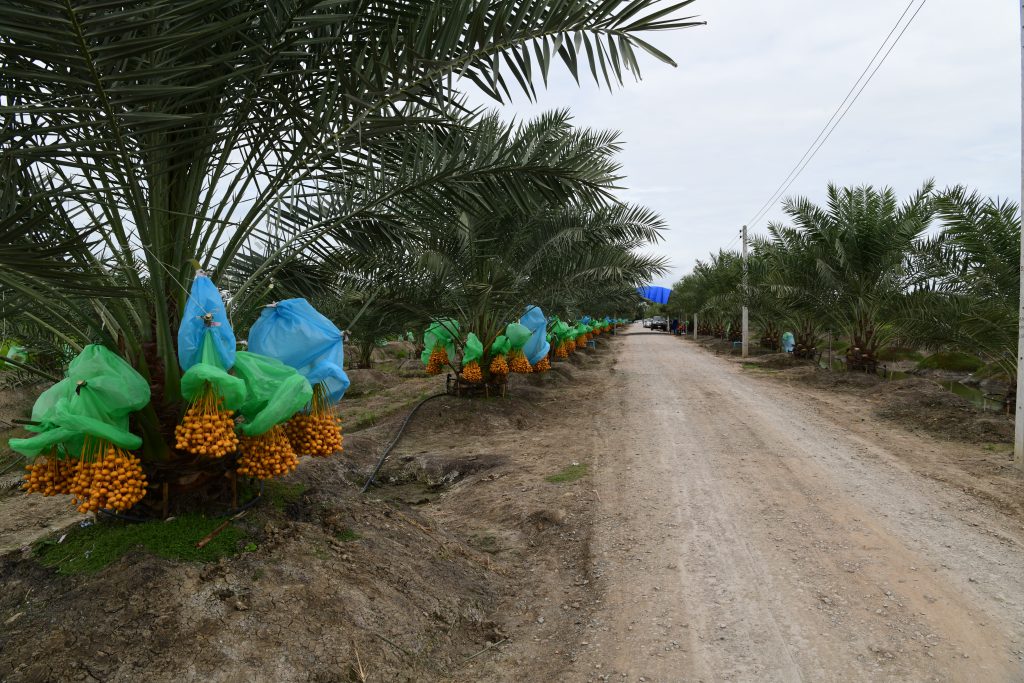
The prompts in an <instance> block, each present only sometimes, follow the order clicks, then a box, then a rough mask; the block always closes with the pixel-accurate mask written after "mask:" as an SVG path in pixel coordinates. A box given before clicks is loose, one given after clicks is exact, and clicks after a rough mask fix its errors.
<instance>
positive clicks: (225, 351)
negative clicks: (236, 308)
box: [178, 272, 235, 370]
mask: <svg viewBox="0 0 1024 683" xmlns="http://www.w3.org/2000/svg"><path fill="white" fill-rule="evenodd" d="M207 332H209V333H210V334H209V335H207ZM208 336H209V337H212V339H213V346H214V350H215V351H216V353H217V356H218V357H219V359H220V362H219V363H218V365H219V366H220V367H222V368H224V369H226V370H230V369H231V366H233V365H234V364H235V333H234V331H233V330H232V329H231V323H229V322H228V314H227V310H226V309H225V308H224V300H223V299H222V298H221V296H220V291H218V290H217V286H216V285H214V284H213V281H212V280H210V278H209V277H207V276H206V275H205V274H203V273H202V272H199V273H196V277H195V279H194V280H192V289H191V291H190V292H189V295H188V301H187V302H186V303H185V312H184V313H182V316H181V326H180V327H178V364H179V365H180V366H181V369H182V370H188V369H189V368H191V367H192V366H193V365H195V364H196V363H198V362H199V361H200V357H201V356H202V355H203V344H204V343H205V341H206V339H207V337H208Z"/></svg>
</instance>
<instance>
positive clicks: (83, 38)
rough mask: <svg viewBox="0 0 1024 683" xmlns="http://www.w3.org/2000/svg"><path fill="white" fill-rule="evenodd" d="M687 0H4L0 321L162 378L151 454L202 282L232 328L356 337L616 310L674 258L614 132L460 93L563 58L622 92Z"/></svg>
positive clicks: (506, 84)
mask: <svg viewBox="0 0 1024 683" xmlns="http://www.w3.org/2000/svg"><path fill="white" fill-rule="evenodd" d="M692 1H693V0H682V1H676V2H671V1H669V2H666V1H665V0H630V1H628V2H626V1H622V0H612V1H611V2H607V1H602V2H595V1H594V0H567V1H566V2H558V3H554V4H552V3H550V2H538V1H537V0H437V1H436V2H424V3H409V2H405V1H404V0H403V1H401V2H395V1H391V0H372V1H371V0H337V1H331V2H324V1H323V0H216V1H215V2H209V1H205V0H204V1H203V2H180V1H179V0H139V1H137V2H123V3H117V2H113V3H112V2H109V1H108V0H74V1H73V2H65V3H53V2H49V1H47V0H11V2H7V3H6V4H5V7H4V11H3V12H0V119H2V121H3V125H2V127H0V306H2V310H0V315H2V319H3V321H4V323H5V329H6V330H7V334H8V336H11V337H15V338H18V339H20V340H24V341H26V342H28V345H29V347H30V352H31V358H32V359H33V361H32V362H30V363H29V366H33V364H36V365H38V364H45V363H44V361H45V360H46V359H50V361H52V362H51V364H52V365H53V366H54V367H53V368H50V369H49V370H48V373H49V374H54V373H57V372H59V366H60V363H61V362H62V360H64V359H66V358H67V356H68V355H69V354H73V353H75V352H76V351H77V350H79V349H81V348H82V347H83V346H84V345H85V344H87V343H102V344H104V345H106V346H107V347H108V348H110V349H114V350H117V351H118V352H119V353H120V354H121V355H122V356H123V357H124V358H126V359H127V360H128V361H129V362H130V363H131V364H132V365H133V366H134V367H135V368H136V369H138V370H139V372H140V373H141V374H142V375H143V376H144V377H146V378H147V379H149V380H150V381H151V384H152V386H153V388H154V395H153V402H152V404H151V405H150V406H149V407H147V408H146V409H145V410H144V411H143V412H142V413H141V415H140V417H139V419H138V422H139V425H140V428H141V429H142V431H143V432H144V433H145V436H146V438H145V439H144V440H145V441H146V442H147V444H150V445H151V444H154V443H156V442H157V441H159V434H160V433H161V428H160V424H159V423H160V422H161V420H164V419H165V418H164V417H163V416H165V415H173V414H174V413H175V410H174V408H175V407H176V406H180V404H181V390H180V385H179V384H180V377H181V371H180V369H179V367H178V363H177V358H176V352H175V331H176V329H177V327H178V325H179V322H180V316H181V314H182V310H183V308H184V305H185V301H186V297H187V292H188V290H189V286H190V283H191V281H192V278H193V277H194V274H195V272H196V271H197V270H198V269H202V270H204V271H205V272H207V273H208V274H210V275H211V277H212V278H213V280H214V282H216V283H217V285H218V286H219V287H220V288H222V289H223V290H226V291H227V292H228V293H229V295H230V313H231V316H232V322H233V323H234V325H235V327H236V328H238V329H239V330H240V331H241V332H242V333H244V331H245V329H246V326H247V325H248V323H249V322H250V321H252V320H253V319H255V317H256V315H257V313H258V311H259V310H260V308H261V307H262V306H263V305H265V304H266V303H268V302H270V301H273V300H278V299H283V298H286V297H288V296H306V297H309V298H310V299H312V300H314V301H315V302H316V303H317V305H318V306H320V307H321V308H323V309H324V310H325V312H327V313H329V314H331V315H333V316H334V317H335V319H336V321H337V322H338V323H339V324H340V325H341V326H343V327H349V328H352V329H353V331H355V332H357V333H358V332H359V330H360V329H361V328H360V327H359V326H360V324H363V329H364V332H365V334H364V335H363V336H364V338H371V337H375V336H377V335H379V334H380V333H381V331H382V329H383V328H386V327H387V326H388V325H397V326H398V327H400V328H402V329H405V328H407V327H408V326H409V325H410V324H414V323H416V322H419V323H421V324H422V323H425V322H426V321H429V320H430V319H431V318H432V317H438V316H458V317H460V318H461V319H462V320H463V321H464V323H465V324H466V325H467V328H468V329H474V328H475V329H479V330H481V331H484V330H485V328H488V326H492V325H493V324H495V321H497V320H499V319H501V320H502V321H503V322H507V321H508V320H514V319H516V318H517V317H518V315H519V314H520V313H521V311H522V308H523V306H524V305H525V304H526V303H535V304H538V305H542V306H547V307H548V309H549V310H551V311H552V312H557V311H566V312H568V311H584V310H589V311H592V312H599V311H598V310H597V309H602V310H603V309H607V308H612V307H614V306H615V305H616V304H617V302H619V301H625V300H627V299H628V298H629V292H630V291H631V290H632V288H633V287H634V286H635V285H637V284H639V283H641V282H643V281H646V280H647V279H648V278H649V277H650V276H651V275H653V274H656V273H657V272H658V271H659V269H660V268H662V267H663V264H662V262H661V261H660V260H658V259H649V258H644V257H640V256H636V255H635V254H634V248H635V247H637V246H640V245H642V244H646V243H648V242H650V241H652V240H654V239H657V237H658V233H659V231H660V229H661V221H660V219H659V218H658V217H657V216H656V215H654V214H653V213H651V212H650V211H648V210H646V209H644V208H642V207H633V206H628V205H624V204H622V203H620V202H619V201H618V200H617V199H616V198H615V196H614V194H613V191H614V188H615V186H616V184H617V181H618V180H619V176H618V164H617V163H616V161H615V154H616V152H617V151H618V149H619V143H618V141H617V138H616V136H615V135H614V134H612V133H606V132H600V131H590V130H584V129H578V128H576V127H574V126H573V125H572V124H571V121H570V117H569V115H568V114H567V113H566V112H554V113H552V114H549V115H545V116H542V117H539V118H537V119H536V120H532V121H528V122H524V123H521V124H518V125H512V124H507V123H503V122H502V121H500V120H499V118H498V117H497V116H495V115H493V114H486V113H483V112H481V111H479V110H476V109H473V108H471V107H469V106H468V105H467V100H466V97H465V95H464V94H463V92H462V90H461V89H460V88H462V87H463V86H464V85H465V84H467V83H469V82H471V83H473V84H475V86H476V87H477V88H478V89H479V90H481V91H483V92H484V93H487V94H488V95H490V96H491V97H493V98H494V99H496V100H499V101H502V100H505V99H506V98H508V97H511V96H512V94H513V93H514V92H519V93H521V94H525V96H527V97H530V98H533V97H535V96H536V86H537V84H538V83H539V82H544V81H546V79H547V77H548V74H549V72H550V71H551V70H552V69H553V68H557V66H558V65H560V66H561V67H563V68H566V69H568V70H569V72H570V73H571V74H572V75H573V76H574V77H575V78H577V79H579V78H581V77H584V78H585V77H588V76H590V77H592V78H594V79H595V80H596V81H597V82H598V83H602V84H605V85H607V86H608V87H609V88H611V87H614V86H616V85H617V84H619V83H621V82H622V80H623V79H624V78H625V77H628V76H634V77H639V73H640V58H639V57H640V55H648V56H652V57H653V58H655V59H657V60H660V61H662V62H667V63H670V64H671V63H672V62H671V59H670V58H669V57H668V56H666V55H665V54H664V53H662V52H661V51H659V50H658V49H657V48H656V47H654V46H653V45H651V44H650V43H649V42H648V41H647V40H645V39H644V38H645V37H646V36H648V35H649V34H651V33H655V32H659V31H665V30H674V29H680V28H686V27H690V26H695V25H697V24H698V23H700V22H697V21H695V20H693V18H692V17H688V16H685V14H684V13H683V12H682V11H681V10H683V9H684V8H685V7H686V6H687V5H689V4H690V3H691V2H692ZM513 312H514V314H513ZM374 321H376V323H375V322H374ZM481 336H483V335H481ZM34 369H36V370H40V369H41V370H43V371H47V369H46V368H38V367H35V368H34ZM163 431H165V432H166V430H163Z"/></svg>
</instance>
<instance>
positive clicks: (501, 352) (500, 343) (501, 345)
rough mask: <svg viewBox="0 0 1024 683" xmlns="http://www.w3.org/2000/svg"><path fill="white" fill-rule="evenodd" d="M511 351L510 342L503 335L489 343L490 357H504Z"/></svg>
mask: <svg viewBox="0 0 1024 683" xmlns="http://www.w3.org/2000/svg"><path fill="white" fill-rule="evenodd" d="M511 350H512V342H510V341H509V340H508V337H506V336H505V335H503V334H499V335H498V336H497V337H495V339H494V341H493V342H491V356H492V357H493V356H505V355H508V352H509V351H511Z"/></svg>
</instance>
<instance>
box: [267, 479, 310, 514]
mask: <svg viewBox="0 0 1024 683" xmlns="http://www.w3.org/2000/svg"><path fill="white" fill-rule="evenodd" d="M305 492H306V485H305V484H298V483H297V484H288V483H285V482H283V481H273V480H271V481H268V482H265V483H264V484H263V498H264V499H265V500H266V501H267V502H268V503H270V504H271V505H272V506H274V509H275V510H277V511H278V512H280V511H282V510H284V509H285V506H287V505H290V504H292V503H297V502H299V499H301V498H302V494H303V493H305Z"/></svg>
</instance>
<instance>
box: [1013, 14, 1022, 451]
mask: <svg viewBox="0 0 1024 683" xmlns="http://www.w3.org/2000/svg"><path fill="white" fill-rule="evenodd" d="M1020 25H1021V29H1020V40H1021V42H1020V48H1021V135H1022V136H1024V0H1021V3H1020ZM1021 200H1022V202H1021V210H1022V211H1024V146H1022V147H1021ZM1020 263H1021V271H1020V286H1021V290H1022V291H1024V241H1022V242H1021V251H1020ZM1022 368H1024V297H1021V299H1020V312H1019V315H1018V322H1017V410H1016V419H1015V421H1014V432H1013V463H1014V465H1016V466H1017V469H1021V470H1024V381H1021V380H1022V377H1021V369H1022Z"/></svg>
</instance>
